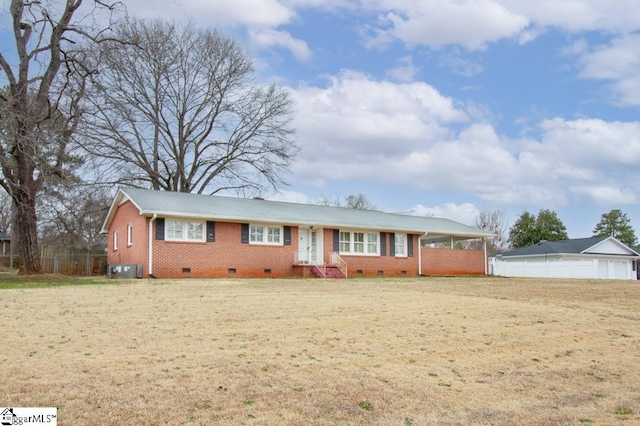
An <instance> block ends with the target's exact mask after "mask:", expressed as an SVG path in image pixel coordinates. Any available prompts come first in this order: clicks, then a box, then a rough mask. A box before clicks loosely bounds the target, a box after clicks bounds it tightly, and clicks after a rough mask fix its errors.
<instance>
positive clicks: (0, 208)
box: [0, 192, 12, 234]
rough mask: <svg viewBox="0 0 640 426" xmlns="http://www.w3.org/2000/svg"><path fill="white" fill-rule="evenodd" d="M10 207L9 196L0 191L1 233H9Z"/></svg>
mask: <svg viewBox="0 0 640 426" xmlns="http://www.w3.org/2000/svg"><path fill="white" fill-rule="evenodd" d="M11 209H12V205H11V197H9V195H8V194H7V193H4V192H0V232H1V233H3V234H11Z"/></svg>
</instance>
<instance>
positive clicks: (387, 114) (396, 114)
mask: <svg viewBox="0 0 640 426" xmlns="http://www.w3.org/2000/svg"><path fill="white" fill-rule="evenodd" d="M294 97H295V99H296V108H297V111H298V115H297V120H296V127H297V129H298V133H299V134H300V135H308V140H306V141H304V145H303V150H304V151H305V156H306V157H313V158H314V163H316V164H318V160H319V161H320V162H321V161H323V160H327V161H333V160H334V158H336V157H337V158H341V159H345V160H346V161H359V159H367V160H368V159H369V158H370V157H371V155H374V156H380V157H383V158H392V157H402V156H405V155H407V153H410V152H412V151H413V150H415V149H417V148H418V147H419V146H420V145H425V144H429V143H432V142H433V141H435V140H437V139H439V138H442V137H445V136H446V135H447V133H448V132H449V129H447V128H446V127H445V126H443V123H450V122H460V121H464V120H466V119H467V117H466V115H465V113H464V112H463V111H461V110H460V109H458V108H457V107H456V106H455V105H454V103H453V100H452V99H451V98H447V97H445V96H442V95H441V94H440V93H439V92H438V91H437V90H435V89H434V88H433V87H431V86H429V85H428V84H425V83H403V84H396V83H392V82H387V81H375V80H372V79H371V78H369V77H368V76H366V75H364V74H362V73H357V72H353V71H344V72H342V73H341V74H339V75H338V76H335V77H330V78H329V86H328V87H326V88H318V87H309V86H304V87H300V88H298V89H297V90H296V91H295V92H294ZM344 172H345V173H350V172H348V171H344Z"/></svg>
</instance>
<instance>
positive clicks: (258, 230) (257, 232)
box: [249, 225, 264, 243]
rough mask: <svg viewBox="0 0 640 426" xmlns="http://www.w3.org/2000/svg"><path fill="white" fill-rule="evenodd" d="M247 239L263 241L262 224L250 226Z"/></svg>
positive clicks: (256, 241) (255, 241)
mask: <svg viewBox="0 0 640 426" xmlns="http://www.w3.org/2000/svg"><path fill="white" fill-rule="evenodd" d="M249 240H250V241H251V242H254V243H261V242H263V241H264V228H263V227H262V226H256V225H253V226H251V229H250V230H249Z"/></svg>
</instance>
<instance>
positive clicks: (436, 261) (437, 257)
mask: <svg viewBox="0 0 640 426" xmlns="http://www.w3.org/2000/svg"><path fill="white" fill-rule="evenodd" d="M484 262H485V260H484V251H483V250H451V249H447V248H429V247H423V248H422V274H423V275H456V276H460V275H484V274H485V269H484Z"/></svg>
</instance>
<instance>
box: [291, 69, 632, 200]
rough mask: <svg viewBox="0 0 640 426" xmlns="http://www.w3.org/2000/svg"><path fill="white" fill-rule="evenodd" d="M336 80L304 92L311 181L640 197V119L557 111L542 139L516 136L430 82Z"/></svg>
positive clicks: (488, 194)
mask: <svg viewBox="0 0 640 426" xmlns="http://www.w3.org/2000/svg"><path fill="white" fill-rule="evenodd" d="M329 83H330V84H329V85H328V86H327V87H325V88H320V87H308V86H305V87H300V88H299V89H298V90H297V91H295V94H294V96H295V97H296V100H297V104H298V110H299V116H298V118H297V128H298V138H299V140H300V142H301V144H302V146H303V150H302V152H301V155H300V158H299V160H298V161H297V162H296V165H295V173H296V176H299V177H300V178H301V179H302V180H303V181H305V182H312V181H314V180H315V181H318V182H322V184H323V185H324V184H326V183H327V182H340V181H353V180H367V181H372V182H384V183H389V184H394V185H398V186H406V187H408V188H419V189H424V190H427V191H436V192H443V193H445V192H456V193H467V194H473V195H474V196H475V197H478V198H480V199H482V200H486V201H487V202H490V203H493V204H495V205H508V204H515V205H541V206H545V207H547V208H553V207H555V206H565V205H568V204H569V203H572V202H573V201H576V200H586V199H589V200H595V199H598V200H599V202H606V201H607V200H608V201H611V200H614V201H615V200H626V201H627V202H631V203H637V202H638V200H639V199H640V195H639V193H638V190H637V189H634V187H633V186H631V185H630V184H629V183H628V182H635V181H637V178H638V173H637V171H636V169H637V164H639V163H640V122H607V121H604V120H600V119H589V118H585V119H577V120H566V119H562V118H555V119H548V120H543V121H542V122H540V123H538V125H537V127H536V128H537V134H538V135H539V136H538V137H536V138H535V139H534V138H529V139H519V140H511V139H507V138H505V137H504V136H501V135H499V134H498V133H497V132H496V131H495V129H494V127H493V126H492V125H491V124H490V123H488V122H486V121H483V120H482V119H478V118H476V117H475V116H474V114H472V113H469V109H472V107H469V108H468V107H466V106H464V105H461V104H459V103H457V102H455V100H453V99H451V98H447V97H445V96H443V95H442V94H440V93H439V92H438V91H437V90H435V89H434V88H432V87H431V86H429V85H427V84H425V83H391V82H386V81H376V80H373V79H371V78H370V77H368V76H366V75H364V74H360V73H354V72H343V73H341V74H340V75H338V76H335V77H332V78H330V79H329ZM588 188H592V189H591V190H587V189H588ZM596 188H599V189H598V190H596Z"/></svg>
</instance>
